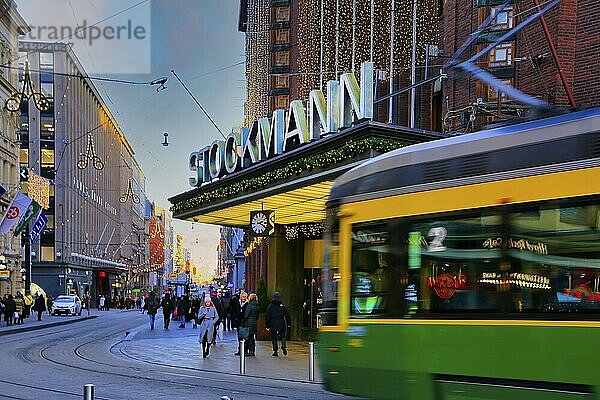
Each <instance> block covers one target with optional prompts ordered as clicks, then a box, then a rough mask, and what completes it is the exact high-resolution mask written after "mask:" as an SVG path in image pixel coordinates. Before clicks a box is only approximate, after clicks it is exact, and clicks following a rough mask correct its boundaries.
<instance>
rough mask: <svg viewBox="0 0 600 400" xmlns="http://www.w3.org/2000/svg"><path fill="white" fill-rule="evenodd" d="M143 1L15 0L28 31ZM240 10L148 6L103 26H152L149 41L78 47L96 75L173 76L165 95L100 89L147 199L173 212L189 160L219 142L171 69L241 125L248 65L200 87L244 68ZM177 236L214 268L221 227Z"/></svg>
mask: <svg viewBox="0 0 600 400" xmlns="http://www.w3.org/2000/svg"><path fill="white" fill-rule="evenodd" d="M141 1H142V0H133V1H132V0H86V1H81V0H17V4H18V10H19V11H20V13H21V14H22V15H23V17H24V18H25V20H26V21H27V22H28V23H30V25H34V26H73V27H76V26H78V25H81V24H82V23H83V21H84V20H85V21H86V22H87V25H88V26H89V25H91V24H94V23H96V22H98V21H101V20H103V19H105V18H107V17H109V16H111V15H113V14H115V13H118V12H120V11H123V10H125V9H127V8H129V7H131V6H133V5H136V4H137V3H140V2H141ZM238 8H239V2H238V1H236V0H148V1H147V2H145V3H143V4H140V5H138V6H136V7H134V8H132V9H131V10H129V11H126V12H124V13H122V14H120V15H119V16H117V17H114V18H110V19H108V20H106V21H105V22H103V23H102V24H99V25H98V27H99V28H102V29H105V28H106V27H107V26H109V25H110V26H111V27H112V28H115V29H116V28H117V27H118V26H127V23H128V21H132V23H131V26H132V27H134V28H135V27H137V26H142V27H143V28H144V29H143V31H144V35H141V34H140V35H139V37H142V36H143V37H144V39H143V40H137V41H136V40H121V41H118V40H114V39H113V40H107V39H106V38H104V37H101V38H99V39H97V40H95V41H93V42H92V44H91V45H90V44H89V41H87V40H86V44H85V45H84V44H82V43H78V42H77V41H76V45H75V47H74V50H75V52H76V53H77V55H78V57H79V59H80V61H81V63H82V64H83V65H84V67H85V68H86V70H87V72H88V74H89V75H99V76H112V77H117V78H120V79H130V80H135V81H149V80H152V79H155V78H157V77H161V76H166V77H169V81H168V83H167V87H168V89H167V90H164V91H161V92H159V93H156V90H155V89H153V88H150V87H148V86H131V85H118V84H112V83H101V82H96V85H97V87H98V88H99V90H100V93H101V94H102V95H103V96H104V97H105V100H106V102H107V104H108V106H109V108H110V109H111V111H112V112H113V114H114V115H115V117H116V118H117V120H118V121H119V123H120V125H121V127H122V129H123V130H124V132H125V134H126V135H127V138H128V139H129V141H130V142H131V144H132V146H133V148H134V150H135V152H136V158H137V160H138V161H139V163H140V164H141V165H142V168H143V170H144V172H145V174H146V176H147V182H146V191H147V194H148V196H149V198H150V199H151V200H154V201H155V202H156V203H157V204H159V205H160V206H162V207H169V205H170V204H169V202H168V201H167V198H168V197H170V196H173V195H175V194H178V193H181V192H183V191H186V190H189V189H190V187H189V185H188V177H189V176H190V174H189V172H188V168H187V160H188V156H189V153H190V152H191V151H192V149H197V148H201V147H203V146H204V145H206V144H209V143H210V142H211V141H212V140H214V139H215V138H217V137H218V136H219V134H218V132H217V131H216V130H215V128H214V127H213V126H212V124H211V123H210V122H209V121H208V119H207V118H206V117H205V116H204V115H203V114H202V112H201V111H200V110H199V108H198V107H197V106H196V104H195V103H194V102H193V100H192V99H191V98H190V97H189V96H188V95H187V93H186V92H185V91H184V89H183V88H182V87H181V86H180V85H179V83H178V82H177V81H176V80H175V78H174V77H173V76H172V75H171V73H170V71H171V69H175V70H176V71H177V74H178V75H179V76H180V77H181V78H182V80H183V81H184V82H186V84H188V87H189V88H190V90H191V91H192V92H193V93H194V94H195V95H196V97H197V98H198V100H199V101H200V103H202V105H203V106H204V107H205V108H206V109H207V111H208V112H209V113H210V114H211V116H212V117H213V119H214V120H215V121H216V122H217V124H218V125H219V127H220V128H221V129H222V130H223V131H225V132H227V131H230V130H231V128H232V127H234V126H237V125H239V124H240V122H241V121H242V120H243V104H244V97H245V89H244V85H245V83H244V65H243V64H241V65H237V66H235V67H232V68H229V69H226V70H223V71H220V72H216V73H211V74H208V75H205V76H202V77H199V78H196V79H192V78H194V77H197V76H198V75H201V74H204V73H208V72H211V71H215V70H217V69H220V68H222V67H226V66H231V65H234V64H237V63H240V62H243V61H244V36H243V34H242V33H240V32H238V31H237V22H238V21H237V18H238V12H239V9H238ZM107 29H108V32H112V31H113V29H111V28H107ZM45 32H46V33H48V32H49V31H45ZM123 32H125V31H123ZM140 32H141V30H140V31H138V33H140ZM71 41H73V40H71ZM164 132H168V133H169V141H170V143H171V145H170V146H169V147H163V146H162V145H161V143H162V141H163V138H164V137H163V133H164ZM176 229H177V230H178V231H180V232H181V233H183V234H184V236H185V245H186V247H189V248H191V249H192V252H193V258H194V260H195V261H197V262H199V261H200V258H202V259H203V260H205V261H206V262H207V263H208V264H210V265H211V266H214V263H215V260H216V246H217V243H218V228H215V227H209V226H202V227H200V226H199V225H197V227H196V228H195V229H194V230H191V224H190V223H182V222H180V223H176ZM196 241H198V244H196Z"/></svg>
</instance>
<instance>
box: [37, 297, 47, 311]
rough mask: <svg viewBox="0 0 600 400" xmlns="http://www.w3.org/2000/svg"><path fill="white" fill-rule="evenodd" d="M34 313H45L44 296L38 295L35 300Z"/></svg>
mask: <svg viewBox="0 0 600 400" xmlns="http://www.w3.org/2000/svg"><path fill="white" fill-rule="evenodd" d="M34 307H35V311H46V300H45V299H44V296H42V295H39V296H38V298H37V299H35V305H34Z"/></svg>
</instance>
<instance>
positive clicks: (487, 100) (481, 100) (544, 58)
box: [440, 0, 600, 132]
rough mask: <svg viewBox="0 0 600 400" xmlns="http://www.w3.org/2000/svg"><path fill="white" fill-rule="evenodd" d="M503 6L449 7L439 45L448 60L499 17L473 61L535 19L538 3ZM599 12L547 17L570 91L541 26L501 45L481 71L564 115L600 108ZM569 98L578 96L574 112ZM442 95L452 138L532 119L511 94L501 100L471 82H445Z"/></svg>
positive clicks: (580, 0) (565, 2)
mask: <svg viewBox="0 0 600 400" xmlns="http://www.w3.org/2000/svg"><path fill="white" fill-rule="evenodd" d="M500 3H501V1H499V0H446V1H445V3H444V9H443V21H442V23H441V28H443V32H444V35H443V43H440V44H442V45H443V48H444V50H445V54H447V55H451V54H453V53H454V52H455V51H456V50H457V49H458V48H459V47H460V46H461V45H462V44H463V43H464V42H465V40H466V39H467V37H468V35H469V34H470V33H471V32H473V31H475V30H476V29H477V27H478V26H479V25H480V24H481V23H482V22H483V21H484V20H485V19H486V17H487V16H489V15H490V13H494V14H495V16H496V17H495V20H494V23H493V24H492V25H491V26H490V28H489V29H488V30H486V31H485V32H483V33H482V35H480V36H479V37H478V38H477V39H476V40H475V42H474V45H473V46H471V48H470V49H469V51H468V52H467V54H470V55H474V54H475V52H476V51H479V50H480V49H482V48H483V46H484V45H487V44H489V43H490V42H491V41H492V40H494V38H497V37H499V36H500V35H502V34H503V33H505V32H507V31H508V29H510V28H512V27H513V26H516V25H517V24H518V23H520V22H521V21H523V20H524V19H526V18H527V17H529V16H530V15H532V14H533V13H535V12H536V5H535V2H534V0H521V1H514V2H511V3H510V4H509V5H508V6H507V7H506V8H505V9H504V10H503V11H502V12H499V4H500ZM540 4H541V6H542V7H543V6H545V5H547V3H546V2H540ZM598 6H599V4H598V2H597V1H596V0H561V1H560V2H559V3H558V5H556V6H555V7H554V8H553V9H551V10H550V11H549V12H548V13H546V14H545V15H544V17H545V20H546V23H547V27H548V32H549V35H550V39H551V42H552V43H553V45H554V47H555V49H556V53H557V58H558V61H559V62H560V66H561V68H562V71H563V73H564V78H565V81H566V86H567V89H566V88H565V86H564V85H563V83H562V81H561V78H560V75H559V67H558V65H557V63H556V62H555V60H554V57H553V55H552V52H551V48H550V45H549V43H548V41H547V39H546V36H545V34H544V30H543V27H542V23H541V21H540V20H539V19H538V20H535V21H534V22H533V23H531V24H530V25H529V26H527V27H526V28H525V29H523V30H521V31H520V32H519V33H518V34H517V35H516V36H515V37H514V38H513V39H512V40H510V41H506V42H502V43H500V44H499V45H498V46H497V47H496V48H495V49H493V50H492V51H490V52H489V53H488V55H487V56H484V57H483V58H482V59H480V63H479V66H480V67H482V68H485V69H487V70H488V71H490V72H491V73H492V74H493V75H494V76H496V77H497V78H500V79H501V80H503V81H504V82H506V83H509V84H510V85H511V86H514V87H516V88H518V89H520V90H521V91H523V92H525V93H527V94H530V95H532V96H535V97H538V98H542V99H544V100H546V101H547V102H549V103H551V104H554V105H556V106H558V107H564V108H574V109H584V108H590V107H596V106H599V105H600V97H599V96H598V95H597V93H598V90H600V73H599V71H598V68H597V66H598V60H599V59H600V24H599V23H598V21H597V20H596V18H595V14H596V12H597V11H598ZM559 22H560V23H559ZM465 57H466V55H465ZM568 90H570V91H572V94H573V100H574V104H571V102H570V101H569V98H568V95H567V92H568ZM443 95H444V101H443V103H444V104H443V114H444V115H445V116H446V118H445V119H444V121H443V122H444V124H443V129H444V131H445V132H456V131H463V130H467V131H472V130H476V129H479V128H481V127H482V126H484V125H485V124H487V123H489V122H492V121H494V120H496V119H497V118H506V117H511V116H516V115H522V114H524V113H526V112H527V110H526V109H523V107H521V106H519V105H517V104H515V103H514V102H513V101H512V100H511V99H510V98H507V97H506V96H505V95H504V94H501V95H500V98H499V96H498V93H496V91H495V90H494V89H492V88H489V87H488V86H487V85H485V84H482V83H481V82H477V81H475V80H474V79H472V78H469V77H465V76H464V75H456V74H451V75H450V78H449V79H448V80H446V81H445V82H444V85H443ZM573 105H574V107H573ZM498 111H500V115H499V113H498ZM472 116H473V117H472Z"/></svg>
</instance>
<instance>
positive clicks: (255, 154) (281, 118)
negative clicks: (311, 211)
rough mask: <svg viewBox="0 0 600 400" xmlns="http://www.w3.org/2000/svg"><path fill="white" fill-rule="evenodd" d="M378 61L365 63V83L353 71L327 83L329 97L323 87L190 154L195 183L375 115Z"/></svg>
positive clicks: (205, 180)
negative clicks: (305, 102)
mask: <svg viewBox="0 0 600 400" xmlns="http://www.w3.org/2000/svg"><path fill="white" fill-rule="evenodd" d="M373 71H374V67H373V63H372V62H364V63H363V64H362V65H361V79H360V85H359V83H358V82H357V80H356V77H355V75H354V74H353V73H345V74H342V75H341V76H340V78H339V80H338V81H335V80H331V81H329V82H327V100H326V99H325V95H324V94H323V92H322V91H321V90H318V89H317V90H313V91H311V92H310V94H309V98H308V102H307V107H306V108H305V106H304V103H303V101H302V100H294V101H292V102H291V103H290V108H289V110H287V111H286V110H275V111H274V112H273V115H272V117H271V118H270V119H269V118H267V117H263V118H259V119H258V120H257V121H255V122H254V123H253V124H252V127H251V128H242V130H241V132H240V133H237V132H232V133H230V134H229V135H228V136H227V137H226V138H225V140H215V141H214V142H212V143H211V144H210V145H209V146H206V147H204V148H202V149H200V150H198V151H194V152H192V153H191V154H190V157H189V168H190V171H192V172H193V173H194V176H193V177H191V178H189V183H190V185H191V186H193V187H198V186H201V185H202V184H204V183H207V182H210V181H212V180H214V179H218V178H221V177H223V176H225V175H227V174H231V173H234V172H236V171H238V170H240V169H242V168H245V167H249V166H251V165H254V164H256V163H259V162H261V161H264V160H266V159H268V158H270V157H274V156H276V155H279V154H283V153H285V152H287V151H290V150H291V149H293V148H296V147H298V146H302V145H305V144H307V143H310V142H313V141H315V140H319V139H321V137H322V136H324V135H327V134H331V133H336V132H338V131H339V130H341V129H344V128H349V127H351V126H352V124H353V122H354V121H355V120H358V121H360V120H368V119H373V108H374V91H373Z"/></svg>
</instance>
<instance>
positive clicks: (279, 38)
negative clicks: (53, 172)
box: [275, 29, 290, 44]
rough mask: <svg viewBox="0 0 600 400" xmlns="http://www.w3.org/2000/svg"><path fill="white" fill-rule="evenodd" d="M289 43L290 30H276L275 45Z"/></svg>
mask: <svg viewBox="0 0 600 400" xmlns="http://www.w3.org/2000/svg"><path fill="white" fill-rule="evenodd" d="M288 43H290V30H289V29H276V30H275V44H288Z"/></svg>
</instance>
